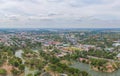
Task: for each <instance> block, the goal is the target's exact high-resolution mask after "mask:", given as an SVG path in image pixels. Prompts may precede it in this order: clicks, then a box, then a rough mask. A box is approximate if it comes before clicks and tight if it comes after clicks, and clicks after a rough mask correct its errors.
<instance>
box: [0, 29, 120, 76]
mask: <svg viewBox="0 0 120 76" xmlns="http://www.w3.org/2000/svg"><path fill="white" fill-rule="evenodd" d="M76 63H78V65H79V63H81V64H85V65H89V67H90V69H91V70H92V71H96V72H102V73H114V72H116V71H118V70H119V69H120V29H0V76H92V75H91V74H90V73H89V72H88V71H86V70H83V69H82V68H79V67H78V65H77V67H75V66H76ZM101 76H102V75H101ZM105 76H106V75H105ZM113 76H116V75H113Z"/></svg>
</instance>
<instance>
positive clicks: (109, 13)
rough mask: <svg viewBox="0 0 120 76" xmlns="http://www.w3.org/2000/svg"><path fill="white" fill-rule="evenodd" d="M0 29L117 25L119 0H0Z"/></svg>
mask: <svg viewBox="0 0 120 76" xmlns="http://www.w3.org/2000/svg"><path fill="white" fill-rule="evenodd" d="M0 28H120V0H0Z"/></svg>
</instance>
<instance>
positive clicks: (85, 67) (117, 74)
mask: <svg viewBox="0 0 120 76" xmlns="http://www.w3.org/2000/svg"><path fill="white" fill-rule="evenodd" d="M70 67H73V68H77V69H79V70H82V71H86V72H88V73H89V74H90V75H91V76H120V69H118V70H116V71H114V72H111V73H108V72H101V71H94V70H93V69H92V68H91V66H90V65H89V64H85V63H81V62H76V61H75V62H74V63H73V64H72V65H71V66H70Z"/></svg>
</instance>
